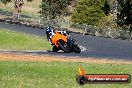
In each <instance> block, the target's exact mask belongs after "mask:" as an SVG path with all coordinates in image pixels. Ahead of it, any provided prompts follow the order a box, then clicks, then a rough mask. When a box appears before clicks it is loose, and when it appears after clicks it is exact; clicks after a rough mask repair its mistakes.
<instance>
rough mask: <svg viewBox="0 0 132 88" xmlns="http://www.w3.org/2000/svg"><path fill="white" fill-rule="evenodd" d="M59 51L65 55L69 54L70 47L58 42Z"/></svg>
mask: <svg viewBox="0 0 132 88" xmlns="http://www.w3.org/2000/svg"><path fill="white" fill-rule="evenodd" d="M59 46H60V49H61V50H63V51H64V52H65V53H70V51H71V50H70V47H69V46H68V45H67V44H65V43H62V42H59Z"/></svg>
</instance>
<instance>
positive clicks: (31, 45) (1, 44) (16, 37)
mask: <svg viewBox="0 0 132 88" xmlns="http://www.w3.org/2000/svg"><path fill="white" fill-rule="evenodd" d="M0 49H6V50H7V49H8V50H47V49H51V45H50V44H49V42H48V41H47V39H46V38H44V37H41V38H40V37H36V36H32V35H28V34H24V33H19V32H14V31H8V30H2V29H0Z"/></svg>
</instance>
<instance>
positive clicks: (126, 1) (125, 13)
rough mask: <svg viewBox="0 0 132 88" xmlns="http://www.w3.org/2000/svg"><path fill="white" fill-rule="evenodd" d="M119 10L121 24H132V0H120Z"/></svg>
mask: <svg viewBox="0 0 132 88" xmlns="http://www.w3.org/2000/svg"><path fill="white" fill-rule="evenodd" d="M118 4H119V6H118V10H119V14H118V15H117V18H118V24H119V25H124V24H125V25H129V24H132V0H118Z"/></svg>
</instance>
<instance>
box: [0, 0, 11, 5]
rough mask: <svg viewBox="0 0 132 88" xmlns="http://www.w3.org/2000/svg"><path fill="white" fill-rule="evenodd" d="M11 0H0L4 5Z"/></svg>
mask: <svg viewBox="0 0 132 88" xmlns="http://www.w3.org/2000/svg"><path fill="white" fill-rule="evenodd" d="M11 1H12V0H0V2H2V3H4V4H5V5H6V4H7V3H9V2H11Z"/></svg>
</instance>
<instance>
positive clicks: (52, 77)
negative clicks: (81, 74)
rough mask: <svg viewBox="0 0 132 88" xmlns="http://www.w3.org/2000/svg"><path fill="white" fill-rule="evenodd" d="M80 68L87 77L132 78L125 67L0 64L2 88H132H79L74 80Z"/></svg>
mask: <svg viewBox="0 0 132 88" xmlns="http://www.w3.org/2000/svg"><path fill="white" fill-rule="evenodd" d="M79 65H82V67H83V68H85V70H86V73H88V74H101V73H103V74H115V73H117V74H120V73H121V74H130V75H132V65H126V64H123V65H122V64H90V63H89V64H88V63H75V62H74V63H73V62H19V61H18V62H16V61H0V86H1V87H0V88H132V83H129V84H86V85H83V86H82V87H80V86H79V85H78V84H77V83H76V79H75V77H76V74H77V73H78V67H79Z"/></svg>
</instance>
